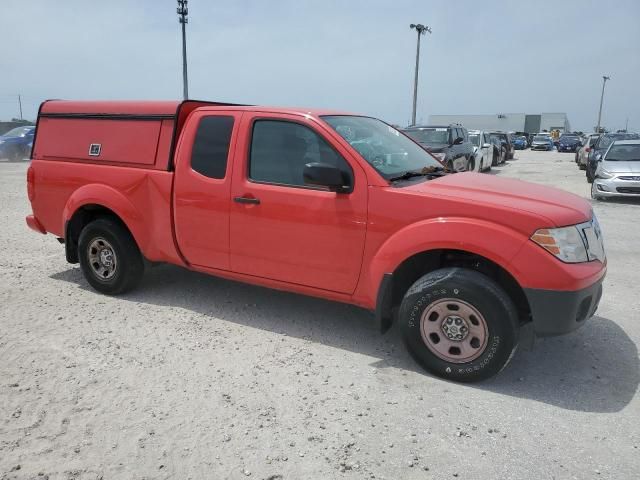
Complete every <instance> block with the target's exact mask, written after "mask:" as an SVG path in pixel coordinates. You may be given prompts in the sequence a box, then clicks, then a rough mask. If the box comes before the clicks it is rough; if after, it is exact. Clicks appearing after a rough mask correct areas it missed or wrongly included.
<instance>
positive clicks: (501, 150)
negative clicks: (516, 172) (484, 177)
mask: <svg viewBox="0 0 640 480" xmlns="http://www.w3.org/2000/svg"><path fill="white" fill-rule="evenodd" d="M489 140H490V141H491V145H493V162H492V163H491V165H492V166H493V167H495V166H496V165H498V164H502V163H504V162H505V161H506V160H507V150H506V148H505V147H503V146H502V141H501V140H500V138H498V137H497V136H496V135H492V134H490V135H489Z"/></svg>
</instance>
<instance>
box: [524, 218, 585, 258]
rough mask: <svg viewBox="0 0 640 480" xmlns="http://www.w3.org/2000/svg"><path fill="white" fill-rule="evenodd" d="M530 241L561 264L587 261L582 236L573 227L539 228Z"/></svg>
mask: <svg viewBox="0 0 640 480" xmlns="http://www.w3.org/2000/svg"><path fill="white" fill-rule="evenodd" d="M531 240H533V241H534V242H536V243H537V244H538V245H540V246H541V247H542V248H544V249H545V250H546V251H548V252H549V253H552V254H553V255H555V256H556V257H558V258H559V259H560V260H562V261H563V262H566V263H580V262H588V261H589V256H588V255H587V248H586V247H585V244H584V241H583V239H582V235H581V234H580V231H579V230H578V228H577V226H575V225H573V226H571V227H563V228H541V229H540V230H537V231H536V232H535V233H534V234H533V235H532V236H531Z"/></svg>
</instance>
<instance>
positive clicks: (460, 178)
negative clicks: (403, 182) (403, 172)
mask: <svg viewBox="0 0 640 480" xmlns="http://www.w3.org/2000/svg"><path fill="white" fill-rule="evenodd" d="M399 190H404V191H406V193H412V194H420V195H428V196H434V197H437V198H439V199H444V198H447V199H451V200H457V201H464V202H465V203H468V204H473V205H474V206H475V207H477V208H475V209H474V210H475V211H479V212H482V211H484V212H485V213H487V214H489V213H490V211H491V215H490V216H491V217H493V216H495V214H496V213H497V214H498V215H497V217H498V218H500V219H501V221H502V223H504V224H509V223H510V217H509V215H512V214H517V213H518V212H519V213H521V214H522V215H524V216H527V217H530V218H532V219H533V217H535V219H536V221H537V222H540V221H542V222H544V223H545V224H544V225H540V224H538V225H536V226H535V227H533V228H543V227H562V226H567V225H575V224H577V223H582V222H586V221H588V220H589V219H591V217H592V210H591V205H590V204H589V203H588V202H587V201H586V200H585V199H583V198H580V197H578V196H577V195H573V194H571V193H568V192H565V191H563V190H559V189H556V188H552V187H545V186H543V185H538V184H535V183H529V182H523V181H521V180H515V179H510V178H499V177H495V176H493V175H487V174H481V173H472V172H465V173H456V174H451V175H447V176H445V177H441V178H438V179H434V180H429V181H425V182H420V183H417V184H413V185H409V186H406V187H403V188H400V189H399ZM482 206H484V207H485V208H484V209H482V208H479V207H482ZM519 223H520V222H519ZM526 223H528V222H526ZM533 223H536V222H535V221H534V222H533Z"/></svg>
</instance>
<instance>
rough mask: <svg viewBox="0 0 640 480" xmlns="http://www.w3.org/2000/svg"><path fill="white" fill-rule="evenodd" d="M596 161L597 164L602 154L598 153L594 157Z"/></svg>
mask: <svg viewBox="0 0 640 480" xmlns="http://www.w3.org/2000/svg"><path fill="white" fill-rule="evenodd" d="M596 161H598V162H600V161H602V154H601V153H598V154H597V155H596Z"/></svg>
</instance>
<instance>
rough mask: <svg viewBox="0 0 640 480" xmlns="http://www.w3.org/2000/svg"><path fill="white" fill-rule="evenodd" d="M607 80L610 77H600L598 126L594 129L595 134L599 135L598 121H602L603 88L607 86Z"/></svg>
mask: <svg viewBox="0 0 640 480" xmlns="http://www.w3.org/2000/svg"><path fill="white" fill-rule="evenodd" d="M607 80H611V77H607V76H606V75H603V76H602V94H601V95H600V110H599V111H598V126H597V127H596V133H600V120H601V119H602V102H603V101H604V87H605V85H606V84H607Z"/></svg>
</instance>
